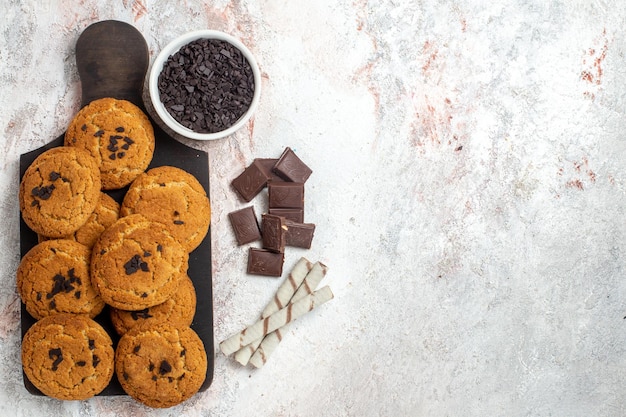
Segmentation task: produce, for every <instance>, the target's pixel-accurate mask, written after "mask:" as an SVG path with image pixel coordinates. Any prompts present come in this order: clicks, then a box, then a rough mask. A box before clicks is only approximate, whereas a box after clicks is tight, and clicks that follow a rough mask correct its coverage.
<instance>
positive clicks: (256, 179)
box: [232, 161, 270, 201]
mask: <svg viewBox="0 0 626 417" xmlns="http://www.w3.org/2000/svg"><path fill="white" fill-rule="evenodd" d="M269 179H270V177H269V175H268V174H266V172H265V170H264V169H263V168H261V166H260V164H259V163H258V162H256V161H254V162H252V163H251V164H250V165H249V166H248V167H247V168H246V169H244V171H243V172H242V173H241V174H240V175H239V176H238V177H237V178H235V179H234V180H233V181H232V185H233V187H234V188H235V190H237V192H238V193H239V195H241V197H242V198H243V199H244V200H245V201H250V200H252V199H253V198H254V197H255V196H256V195H257V194H258V193H260V192H261V190H262V189H263V188H265V186H266V185H267V181H269Z"/></svg>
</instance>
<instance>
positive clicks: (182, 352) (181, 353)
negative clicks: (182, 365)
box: [180, 349, 187, 358]
mask: <svg viewBox="0 0 626 417" xmlns="http://www.w3.org/2000/svg"><path fill="white" fill-rule="evenodd" d="M186 353H187V351H186V350H185V349H183V350H181V351H180V357H181V358H182V357H183V356H185V354H186Z"/></svg>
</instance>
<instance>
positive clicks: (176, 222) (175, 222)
mask: <svg viewBox="0 0 626 417" xmlns="http://www.w3.org/2000/svg"><path fill="white" fill-rule="evenodd" d="M174 224H175V225H181V224H185V222H184V221H182V220H174Z"/></svg>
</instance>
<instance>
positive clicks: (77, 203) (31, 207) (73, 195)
mask: <svg viewBox="0 0 626 417" xmlns="http://www.w3.org/2000/svg"><path fill="white" fill-rule="evenodd" d="M99 198H100V171H99V170H98V166H97V164H96V161H95V160H94V159H93V158H92V157H91V156H89V154H88V153H87V152H85V151H83V150H80V149H74V148H67V147H57V148H52V149H49V150H47V151H45V152H44V153H42V154H41V155H39V156H38V157H37V158H36V159H35V160H34V161H33V163H32V164H31V165H30V166H29V167H28V168H27V169H26V172H25V173H24V176H23V177H22V181H21V183H20V191H19V201H20V211H21V213H22V218H23V219H24V222H25V223H26V224H27V225H28V227H30V228H31V229H32V230H33V231H34V232H35V233H38V234H41V235H43V236H47V237H52V238H60V237H63V236H67V235H69V234H72V233H74V232H75V231H76V230H78V228H79V227H81V226H82V225H83V224H85V222H86V221H87V219H88V218H89V216H90V215H91V213H92V212H93V211H94V209H95V207H96V204H97V203H98V200H99Z"/></svg>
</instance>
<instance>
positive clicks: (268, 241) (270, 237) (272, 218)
mask: <svg viewBox="0 0 626 417" xmlns="http://www.w3.org/2000/svg"><path fill="white" fill-rule="evenodd" d="M261 230H262V235H263V249H267V250H271V251H272V252H285V245H286V244H287V236H286V233H287V226H286V225H285V218H284V217H280V216H276V215H274V214H263V215H262V216H261Z"/></svg>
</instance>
